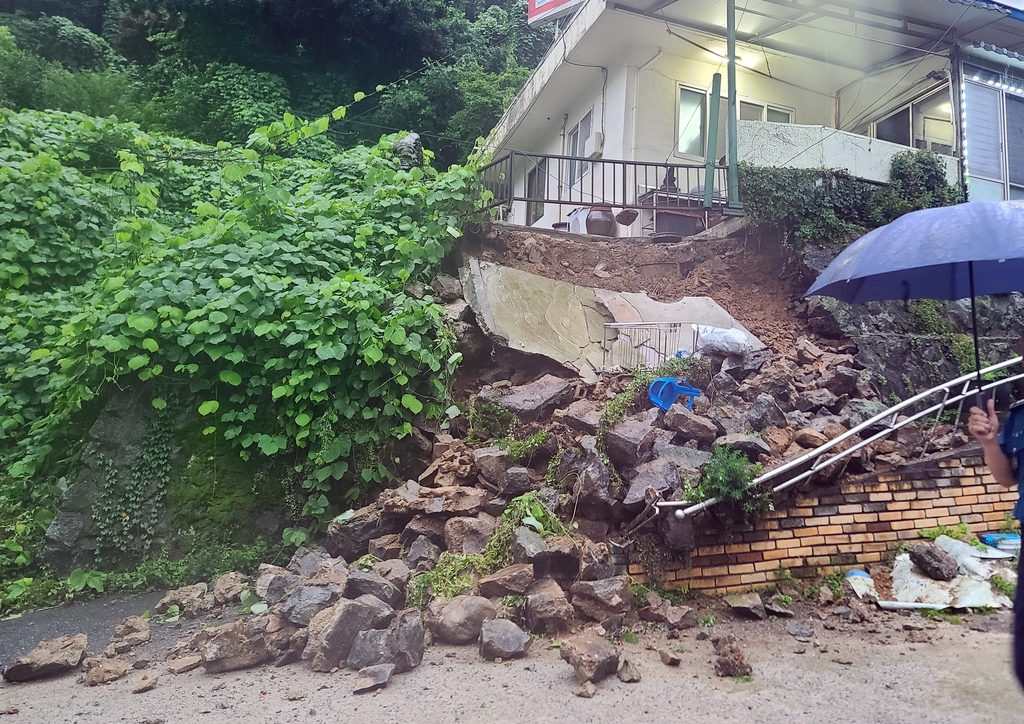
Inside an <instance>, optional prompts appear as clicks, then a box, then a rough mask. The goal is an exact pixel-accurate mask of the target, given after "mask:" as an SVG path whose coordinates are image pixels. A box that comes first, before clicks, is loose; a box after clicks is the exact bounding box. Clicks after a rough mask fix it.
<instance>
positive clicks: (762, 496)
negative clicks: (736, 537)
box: [688, 445, 772, 519]
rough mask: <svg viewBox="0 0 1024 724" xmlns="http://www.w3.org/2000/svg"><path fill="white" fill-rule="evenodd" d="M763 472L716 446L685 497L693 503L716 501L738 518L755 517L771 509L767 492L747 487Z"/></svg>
mask: <svg viewBox="0 0 1024 724" xmlns="http://www.w3.org/2000/svg"><path fill="white" fill-rule="evenodd" d="M763 469H764V468H763V466H762V465H761V464H760V463H753V464H752V463H750V462H749V461H748V460H747V458H746V456H745V455H744V454H743V453H741V452H739V451H737V450H729V449H728V448H726V447H723V446H721V445H716V446H715V447H714V449H713V450H712V451H711V457H710V458H709V459H708V462H707V463H706V464H705V465H704V468H703V469H702V470H701V477H700V481H699V482H698V484H697V485H696V486H695V487H694V488H692V489H691V490H690V492H689V496H688V497H689V498H690V499H692V500H694V501H696V502H699V501H703V500H709V499H710V498H717V499H718V500H719V501H721V502H722V503H723V504H724V505H726V506H728V507H729V508H731V509H732V510H733V511H735V512H738V513H739V515H740V516H741V517H742V518H744V519H749V518H751V517H755V516H756V515H757V514H758V513H761V512H764V511H766V510H771V509H772V499H771V493H770V491H764V490H755V489H753V488H751V486H750V483H751V482H752V481H753V480H754V478H756V477H757V476H758V475H760V474H761V471H762V470H763Z"/></svg>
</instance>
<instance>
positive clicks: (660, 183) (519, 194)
mask: <svg viewBox="0 0 1024 724" xmlns="http://www.w3.org/2000/svg"><path fill="white" fill-rule="evenodd" d="M727 171H728V169H727V167H725V166H715V167H714V169H713V171H712V174H713V176H712V183H711V186H710V189H708V188H707V183H706V182H707V174H708V171H707V167H706V166H704V165H703V164H701V165H686V164H675V163H648V162H644V161H617V160H611V159H603V158H579V157H575V156H558V155H554V154H541V153H523V152H521V151H510V152H508V153H507V154H505V155H504V156H502V157H501V158H499V159H497V160H496V161H493V162H492V163H490V164H489V165H487V166H485V167H484V168H482V169H481V170H480V181H481V184H482V186H483V188H484V189H485V190H486V191H489V192H490V194H491V196H490V198H489V200H488V207H489V208H494V207H498V206H511V205H512V204H513V203H514V202H525V203H526V204H527V206H528V210H527V217H528V218H529V216H530V211H529V207H530V206H531V205H542V204H558V205H568V206H610V207H614V208H619V209H638V210H642V209H652V210H655V211H657V210H661V209H680V208H691V209H697V208H705V209H708V208H722V207H724V206H725V205H726V201H727V197H728V189H729V187H728V183H729V179H728V172H727ZM527 223H530V222H529V221H528V222H527Z"/></svg>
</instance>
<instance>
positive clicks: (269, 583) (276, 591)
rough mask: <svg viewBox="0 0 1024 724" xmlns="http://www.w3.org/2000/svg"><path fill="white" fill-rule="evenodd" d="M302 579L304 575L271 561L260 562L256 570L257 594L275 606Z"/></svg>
mask: <svg viewBox="0 0 1024 724" xmlns="http://www.w3.org/2000/svg"><path fill="white" fill-rule="evenodd" d="M301 581H302V577H301V576H298V575H296V574H294V573H290V572H289V571H287V570H285V569H284V568H281V567H280V566H273V565H271V564H269V563H262V564H260V567H259V569H258V570H257V571H256V595H257V596H259V597H260V599H261V600H263V601H266V602H267V603H268V604H269V605H271V606H273V605H274V604H275V603H278V602H279V601H281V600H282V599H283V598H284V597H285V596H287V595H288V592H289V591H291V590H292V589H293V588H295V586H297V585H298V584H299V583H300V582H301Z"/></svg>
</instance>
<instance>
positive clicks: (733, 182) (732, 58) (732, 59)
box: [726, 0, 743, 216]
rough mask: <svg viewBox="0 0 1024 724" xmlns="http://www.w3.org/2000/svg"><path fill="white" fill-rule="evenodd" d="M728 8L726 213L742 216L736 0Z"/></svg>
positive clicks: (732, 0)
mask: <svg viewBox="0 0 1024 724" xmlns="http://www.w3.org/2000/svg"><path fill="white" fill-rule="evenodd" d="M726 9H727V12H726V23H727V25H728V29H727V42H728V48H727V53H728V55H729V118H728V130H729V179H728V182H729V205H728V207H727V208H726V213H732V214H733V215H736V216H741V215H742V214H743V204H741V203H740V184H739V175H738V173H737V167H738V165H739V163H738V154H737V152H736V118H737V115H736V110H737V103H736V0H728V3H727V6H726Z"/></svg>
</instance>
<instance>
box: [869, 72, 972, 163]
mask: <svg viewBox="0 0 1024 724" xmlns="http://www.w3.org/2000/svg"><path fill="white" fill-rule="evenodd" d="M875 138H878V139H880V140H882V141H889V142H890V143H898V144H900V145H901V146H911V147H912V148H922V149H927V150H929V151H934V152H935V153H942V154H945V155H947V156H952V155H953V147H954V143H953V106H952V104H951V103H950V101H949V91H948V89H947V88H945V87H943V88H942V89H941V90H939V91H938V92H937V93H932V94H931V95H929V96H925V97H924V98H921V99H920V100H916V101H914V102H913V103H911V104H909V105H906V106H903V107H902V108H900V109H899V110H898V111H896V112H895V113H892V114H890V115H889V116H887V117H886V118H883V119H882V120H880V121H878V122H876V123H875Z"/></svg>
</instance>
